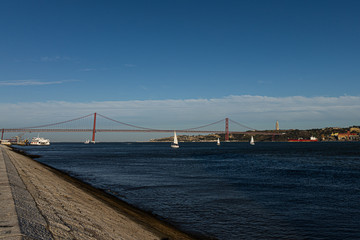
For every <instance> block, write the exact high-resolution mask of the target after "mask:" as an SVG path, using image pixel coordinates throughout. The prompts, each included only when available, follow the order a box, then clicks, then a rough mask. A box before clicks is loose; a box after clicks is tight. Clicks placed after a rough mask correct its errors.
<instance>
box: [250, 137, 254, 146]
mask: <svg viewBox="0 0 360 240" xmlns="http://www.w3.org/2000/svg"><path fill="white" fill-rule="evenodd" d="M250 145H255V141H254V137H253V136H251V139H250Z"/></svg>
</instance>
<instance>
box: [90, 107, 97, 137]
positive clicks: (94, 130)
mask: <svg viewBox="0 0 360 240" xmlns="http://www.w3.org/2000/svg"><path fill="white" fill-rule="evenodd" d="M95 133H96V113H94V127H93V134H92V140H91V141H92V142H93V143H95Z"/></svg>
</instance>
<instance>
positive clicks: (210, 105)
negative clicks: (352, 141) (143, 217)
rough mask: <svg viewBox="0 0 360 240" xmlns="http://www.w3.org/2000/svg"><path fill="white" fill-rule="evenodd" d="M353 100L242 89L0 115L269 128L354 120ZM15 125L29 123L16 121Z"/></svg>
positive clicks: (357, 115)
mask: <svg viewBox="0 0 360 240" xmlns="http://www.w3.org/2000/svg"><path fill="white" fill-rule="evenodd" d="M359 102H360V97H358V96H340V97H302V96H292V97H268V96H250V95H242V96H228V97H224V98H214V99H183V100H174V99H169V100H143V101H134V100H131V101H103V102H86V103H78V102H30V103H17V104H7V103H2V104H0V112H1V113H3V114H2V120H1V121H6V119H8V122H9V123H11V124H15V123H14V120H13V119H21V121H23V119H33V120H34V122H39V121H41V122H42V123H47V122H50V123H51V122H56V121H59V120H60V121H62V120H66V119H65V118H69V119H71V118H73V117H78V116H81V115H87V114H89V113H92V112H98V113H101V114H103V115H106V116H109V117H111V118H114V119H117V120H119V121H124V122H128V123H133V124H135V125H140V126H144V127H150V128H160V129H161V128H164V129H180V128H189V127H196V126H200V125H203V124H207V123H211V122H214V121H217V120H220V119H223V118H225V117H229V118H231V119H233V120H235V121H237V122H240V123H243V124H245V125H248V126H250V127H253V128H255V129H273V128H274V126H275V122H276V120H278V121H279V122H280V126H281V127H282V128H284V129H289V128H300V129H301V128H318V127H326V126H350V125H360V123H359V119H360V105H359ZM56 116H57V117H56ZM59 116H61V117H60V118H59ZM1 123H2V122H0V125H2V124H1ZM21 125H30V126H31V125H33V124H32V123H31V122H27V123H24V122H22V124H21ZM0 127H2V126H0ZM5 127H9V126H5Z"/></svg>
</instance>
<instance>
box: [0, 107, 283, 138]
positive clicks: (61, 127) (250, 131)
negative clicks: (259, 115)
mask: <svg viewBox="0 0 360 240" xmlns="http://www.w3.org/2000/svg"><path fill="white" fill-rule="evenodd" d="M100 118H102V119H104V120H107V121H108V122H112V123H113V124H116V125H117V126H122V127H123V128H114V127H107V128H99V127H97V122H98V121H99V119H100ZM85 119H90V120H91V126H89V125H88V124H86V125H88V127H85V128H84V127H82V126H81V125H78V126H76V127H74V126H73V125H72V126H70V125H69V124H70V123H74V122H83V120H85ZM221 123H223V124H224V125H223V126H225V129H224V130H211V129H210V130H209V129H206V130H204V129H205V128H209V127H211V126H214V125H218V124H221ZM229 123H231V124H235V125H237V126H240V127H242V128H245V129H247V131H230V130H229ZM174 131H176V132H178V133H200V134H201V133H203V134H225V141H228V140H229V136H230V134H245V135H273V136H274V135H281V134H282V133H278V132H267V131H257V130H256V129H254V128H251V127H248V126H246V125H243V124H241V123H238V122H236V121H234V120H231V119H229V118H225V119H221V120H219V121H216V122H213V123H210V124H206V125H202V126H198V127H193V128H188V129H153V128H146V127H141V126H136V125H133V124H129V123H125V122H121V121H118V120H115V119H112V118H109V117H107V116H104V115H102V114H99V113H91V114H88V115H86V116H82V117H78V118H74V119H70V120H66V121H62V122H57V123H51V124H44V125H39V126H33V127H24V128H2V129H1V140H2V139H3V137H4V133H7V132H21V133H32V132H36V133H40V132H41V133H43V132H53V133H55V132H63V133H64V132H78V133H80V132H89V133H92V141H93V142H95V135H96V133H100V132H157V133H173V132H174Z"/></svg>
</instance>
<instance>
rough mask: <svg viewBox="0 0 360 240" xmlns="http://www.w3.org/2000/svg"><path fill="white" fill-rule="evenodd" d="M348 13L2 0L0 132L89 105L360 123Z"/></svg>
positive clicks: (178, 120)
mask: <svg viewBox="0 0 360 240" xmlns="http://www.w3.org/2000/svg"><path fill="white" fill-rule="evenodd" d="M359 13H360V1H357V0H345V1H340V0H339V1H337V0H336V1H335V0H315V1H314V0H311V1H310V0H303V1H300V0H298V1H296V0H293V1H288V0H274V1H271V0H249V1H241V0H236V1H220V0H219V1H210V0H206V1H205V0H203V1H196V0H163V1H160V0H152V1H149V0H142V1H141V0H131V1H115V0H114V1H90V0H77V1H73V0H71V1H70V0H69V1H67V0H61V1H60V0H59V1H55V0H54V1H48V0H44V1H40V0H39V1H27V0H11V1H10V0H5V1H1V2H0V96H1V100H0V128H1V127H18V126H24V125H30V126H31V125H33V123H34V124H35V125H36V123H48V122H57V121H62V120H64V119H66V118H74V117H78V116H81V115H86V114H88V113H91V112H99V113H104V114H105V113H106V115H109V117H112V118H115V119H117V120H120V121H126V122H130V123H134V124H138V125H139V124H142V125H144V126H145V127H161V126H169V122H171V123H173V125H174V128H182V126H181V124H182V123H183V122H185V121H187V122H188V123H187V124H188V125H191V124H190V122H191V120H193V122H194V126H197V125H202V124H206V123H211V122H214V121H217V120H219V119H222V118H225V117H231V118H234V120H236V121H239V122H242V123H244V124H246V125H250V126H252V127H254V128H257V129H272V128H274V126H275V121H276V120H279V122H280V126H282V127H283V128H315V127H323V126H329V125H332V126H348V125H360V122H359V119H360V113H359V112H360V109H359V103H360V93H359V91H360V81H359V80H360V79H359V76H360V44H359V43H360V14H359ZM29 109H31V110H29ZM124 109H127V110H126V111H125V110H124ZM174 109H182V110H181V111H174ZM184 109H185V110H184ZM123 110H124V111H123ZM145 110H146V111H145ZM130 112H131V113H130ZM169 114H172V116H174V117H171V116H168V115H169ZM185 114H186V115H185ZM184 115H185V116H184ZM164 116H167V117H164ZM175 116H176V117H175ZM144 119H146V120H147V121H145V120H144ZM14 125H16V126H14Z"/></svg>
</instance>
